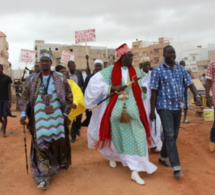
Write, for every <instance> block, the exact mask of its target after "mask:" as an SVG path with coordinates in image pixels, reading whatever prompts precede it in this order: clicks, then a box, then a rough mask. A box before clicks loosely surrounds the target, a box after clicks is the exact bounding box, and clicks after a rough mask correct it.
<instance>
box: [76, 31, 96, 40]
mask: <svg viewBox="0 0 215 195" xmlns="http://www.w3.org/2000/svg"><path fill="white" fill-rule="evenodd" d="M89 41H96V30H95V29H89V30H82V31H75V43H76V44H77V43H86V42H89Z"/></svg>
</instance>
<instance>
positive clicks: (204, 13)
mask: <svg viewBox="0 0 215 195" xmlns="http://www.w3.org/2000/svg"><path fill="white" fill-rule="evenodd" d="M214 7H215V1H214V0H204V1H203V0H195V1H190V0H180V1H175V0H162V1H161V0H151V1H146V0H132V1H125V0H115V1H113V0H112V1H110V0H109V1H102V0H78V1H77V0H76V1H74V0H59V1H56V0H46V1H44V0H43V1H42V0H37V1H35V0H16V1H14V0H6V1H4V3H3V4H1V11H0V31H2V32H4V33H5V34H6V35H7V42H8V43H9V61H10V62H11V63H12V67H13V68H18V67H22V66H25V64H23V63H21V62H19V55H20V51H21V49H30V50H33V48H34V41H35V40H45V42H46V43H56V44H66V45H71V44H74V43H75V35H74V34H75V31H79V30H86V29H96V41H95V42H89V43H88V45H89V46H91V45H92V46H107V47H109V48H117V47H118V46H120V45H121V44H122V43H127V44H128V45H129V46H130V47H131V46H132V42H134V41H135V40H136V39H138V40H143V41H158V37H167V38H172V39H173V40H174V41H175V42H177V43H182V42H183V43H188V44H193V45H202V46H203V47H205V46H207V44H208V43H215V22H214V18H215V12H214ZM173 46H174V45H173ZM176 54H177V53H176Z"/></svg>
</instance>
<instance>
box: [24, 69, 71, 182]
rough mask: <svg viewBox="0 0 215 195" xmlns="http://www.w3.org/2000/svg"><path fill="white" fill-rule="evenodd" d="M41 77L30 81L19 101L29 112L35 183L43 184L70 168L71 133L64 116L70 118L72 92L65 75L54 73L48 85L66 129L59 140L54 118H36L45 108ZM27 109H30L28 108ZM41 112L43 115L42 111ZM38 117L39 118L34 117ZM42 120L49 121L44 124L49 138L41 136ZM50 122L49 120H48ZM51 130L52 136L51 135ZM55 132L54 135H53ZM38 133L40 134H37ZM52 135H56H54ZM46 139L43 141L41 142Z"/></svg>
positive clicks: (47, 116) (32, 167) (44, 115)
mask: <svg viewBox="0 0 215 195" xmlns="http://www.w3.org/2000/svg"><path fill="white" fill-rule="evenodd" d="M40 75H41V73H39V74H37V75H35V76H34V77H32V78H31V80H30V82H28V83H26V87H25V89H24V91H23V94H22V98H21V100H20V109H21V111H27V112H28V116H29V123H28V127H29V129H30V132H31V134H32V143H31V155H30V156H31V157H30V162H31V170H32V175H33V178H34V180H35V182H36V183H40V182H42V181H47V182H48V181H49V179H50V178H51V176H53V175H54V174H56V173H57V172H58V170H59V168H60V167H64V168H68V167H69V165H70V164H71V149H70V143H69V131H68V128H67V124H65V122H64V119H63V118H64V117H63V113H65V114H67V115H68V114H69V112H70V110H71V106H72V92H71V89H70V87H69V84H68V83H67V81H66V78H65V77H63V76H62V74H59V73H56V72H53V73H52V75H51V79H50V83H49V92H50V90H51V91H52V92H53V105H54V108H55V107H56V106H55V105H57V107H59V108H60V110H59V109H58V110H57V112H58V113H57V114H56V113H53V114H54V115H57V116H58V118H60V123H61V131H62V127H63V131H64V132H63V133H62V132H61V136H56V135H54V133H53V122H52V119H51V118H50V117H52V115H50V116H49V115H46V114H45V113H42V114H41V113H40V114H39V116H36V114H37V113H35V111H36V112H37V111H38V109H39V107H43V106H44V103H43V102H42V101H40V100H41V97H40V96H41V86H42V82H41V78H40ZM27 105H28V106H27ZM40 112H44V111H43V109H41V110H40ZM35 116H36V117H35ZM40 116H41V118H42V119H47V121H46V122H43V125H44V128H45V130H46V132H47V133H48V135H49V138H48V139H46V138H45V137H46V136H41V137H40V138H41V139H38V138H39V135H41V132H39V131H38V130H41V128H38V127H41V126H38V124H39V122H40ZM49 119H50V120H49ZM63 125H64V126H63ZM49 129H50V132H49V131H48V130H49ZM51 130H52V131H51ZM38 132H39V134H38ZM52 134H53V135H52ZM42 138H43V139H42Z"/></svg>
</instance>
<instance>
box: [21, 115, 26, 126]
mask: <svg viewBox="0 0 215 195" xmlns="http://www.w3.org/2000/svg"><path fill="white" fill-rule="evenodd" d="M25 120H26V116H22V117H21V118H20V124H21V125H26V124H27V123H26V121H25Z"/></svg>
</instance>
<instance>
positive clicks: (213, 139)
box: [210, 109, 215, 143]
mask: <svg viewBox="0 0 215 195" xmlns="http://www.w3.org/2000/svg"><path fill="white" fill-rule="evenodd" d="M214 118H215V109H214ZM210 140H211V142H213V143H215V120H214V123H213V126H212V127H211V135H210Z"/></svg>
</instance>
